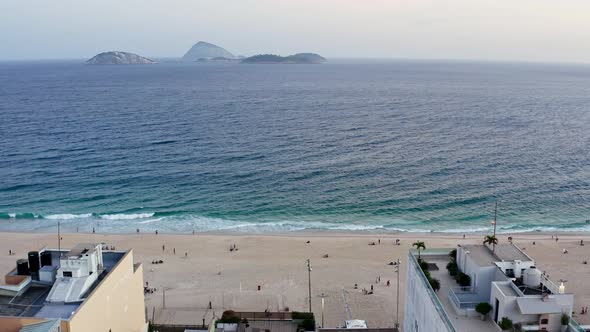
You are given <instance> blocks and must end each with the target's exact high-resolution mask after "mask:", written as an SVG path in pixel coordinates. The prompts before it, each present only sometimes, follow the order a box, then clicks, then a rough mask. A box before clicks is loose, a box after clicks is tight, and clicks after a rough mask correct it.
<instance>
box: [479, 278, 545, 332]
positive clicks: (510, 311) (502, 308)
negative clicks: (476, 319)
mask: <svg viewBox="0 0 590 332" xmlns="http://www.w3.org/2000/svg"><path fill="white" fill-rule="evenodd" d="M496 299H498V301H499V302H500V305H499V308H496V307H495V306H496ZM490 304H491V305H492V311H491V312H490V317H491V318H492V319H493V318H494V314H495V312H496V310H498V322H499V321H501V320H502V317H507V318H510V319H511V320H512V322H514V323H523V324H526V323H531V324H533V325H536V324H538V323H539V315H522V314H521V313H520V309H518V306H517V303H516V296H504V294H503V293H502V292H501V291H500V289H499V288H498V286H497V285H496V284H494V286H493V287H492V293H491V298H490Z"/></svg>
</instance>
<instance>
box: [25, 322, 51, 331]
mask: <svg viewBox="0 0 590 332" xmlns="http://www.w3.org/2000/svg"><path fill="white" fill-rule="evenodd" d="M57 326H59V321H58V320H50V321H47V322H43V323H36V324H30V325H27V326H24V327H23V328H22V329H20V332H47V331H54V330H55V328H56V327H57Z"/></svg>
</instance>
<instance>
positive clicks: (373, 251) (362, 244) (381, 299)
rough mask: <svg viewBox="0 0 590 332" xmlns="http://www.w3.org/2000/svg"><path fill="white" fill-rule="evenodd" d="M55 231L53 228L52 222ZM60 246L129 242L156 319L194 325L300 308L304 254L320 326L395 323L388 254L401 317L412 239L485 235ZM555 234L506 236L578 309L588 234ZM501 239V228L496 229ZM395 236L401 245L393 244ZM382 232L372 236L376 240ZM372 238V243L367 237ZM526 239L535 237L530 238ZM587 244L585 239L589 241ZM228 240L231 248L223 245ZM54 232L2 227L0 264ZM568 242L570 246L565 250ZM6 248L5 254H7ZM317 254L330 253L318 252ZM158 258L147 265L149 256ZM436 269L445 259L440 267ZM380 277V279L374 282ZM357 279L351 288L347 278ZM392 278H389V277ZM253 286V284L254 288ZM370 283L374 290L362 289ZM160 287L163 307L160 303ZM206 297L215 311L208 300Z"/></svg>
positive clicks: (200, 237) (99, 236)
mask: <svg viewBox="0 0 590 332" xmlns="http://www.w3.org/2000/svg"><path fill="white" fill-rule="evenodd" d="M56 231H57V230H56ZM60 235H61V237H62V240H61V248H71V247H73V246H74V245H76V244H78V243H88V242H95V243H100V242H104V243H106V244H107V245H109V246H114V247H115V248H116V249H118V250H120V249H132V250H133V253H134V257H135V261H136V262H141V263H142V264H143V271H144V281H145V282H147V283H149V287H150V288H154V289H155V291H154V293H148V294H146V295H145V304H146V307H147V311H148V312H149V313H150V315H152V314H153V315H155V318H154V319H155V320H156V322H158V323H170V322H175V323H177V324H200V323H201V319H202V318H203V317H206V319H207V320H210V319H212V317H213V315H217V316H216V317H219V315H220V314H221V313H222V312H223V311H224V310H230V309H231V310H236V311H264V310H265V309H269V310H272V311H276V310H284V308H286V307H288V308H290V310H292V311H306V308H307V290H308V289H307V287H308V279H307V278H308V274H307V273H308V272H307V268H306V259H310V260H311V265H312V267H313V272H312V276H311V278H312V293H313V295H312V296H313V298H314V302H313V305H312V307H313V311H314V313H315V314H316V315H318V316H319V315H320V313H321V308H320V305H319V300H318V297H317V296H318V295H319V294H322V293H325V294H326V295H328V297H327V298H326V312H325V315H326V316H325V317H326V326H329V327H336V326H338V325H339V324H342V323H343V321H344V318H345V317H346V315H347V310H346V305H349V306H350V310H351V312H352V315H353V318H354V319H365V320H367V321H368V323H369V324H370V326H371V327H391V326H393V316H392V315H391V310H393V309H394V308H395V303H396V296H397V293H396V287H389V286H387V281H390V282H391V283H392V284H394V282H395V281H396V280H397V279H396V278H397V276H396V274H395V272H394V269H393V268H392V266H390V264H389V263H390V262H393V261H395V260H396V259H400V260H401V262H402V265H401V273H400V275H399V277H400V315H401V317H402V320H403V310H404V307H403V303H404V299H405V292H406V288H405V286H404V285H405V278H406V268H407V255H408V250H409V249H411V248H412V243H413V242H415V241H423V242H425V244H426V246H427V249H436V248H438V249H443V248H444V249H449V250H451V249H453V248H456V246H457V245H464V244H465V245H466V244H481V242H482V241H483V234H466V236H465V238H463V235H462V234H459V233H457V234H440V233H407V232H405V233H395V234H383V233H371V234H367V233H364V232H346V233H342V232H323V231H322V232H297V233H283V234H269V233H266V234H243V233H231V232H220V233H195V235H192V234H186V233H184V234H179V233H158V234H157V235H156V234H154V233H145V232H143V233H139V234H137V233H127V234H122V233H94V234H93V233H70V232H65V233H61V234H60ZM553 235H555V234H553V233H543V234H542V233H538V232H535V233H532V234H516V235H513V242H514V244H516V245H517V246H519V247H520V248H521V249H522V250H524V251H525V252H526V253H527V254H528V255H530V256H531V257H532V258H533V259H535V261H536V263H537V266H538V268H539V269H541V270H543V271H545V272H547V274H548V275H550V278H551V279H552V280H554V281H556V280H560V279H567V280H568V282H567V285H566V286H567V287H568V290H571V292H573V293H574V294H575V307H574V309H575V310H576V312H579V309H580V307H582V306H587V305H588V303H590V283H588V282H587V280H586V276H587V275H588V273H590V265H587V264H583V261H585V260H589V261H590V245H586V246H580V240H582V239H583V240H584V241H585V242H587V240H588V241H590V234H567V233H566V234H564V233H557V235H558V237H559V241H555V240H554V239H552V236H553ZM498 238H499V241H500V243H505V242H506V241H507V238H508V235H505V234H498ZM396 239H400V244H399V245H395V242H396ZM379 240H380V241H379ZM373 242H374V243H375V245H372V244H371V243H373ZM533 243H534V244H533ZM588 243H590V242H588ZM233 245H235V246H236V247H237V248H239V251H235V252H231V251H230V250H229V248H231V247H232V246H233ZM57 246H58V238H57V232H55V233H40V232H29V233H24V232H0V273H2V274H5V273H7V272H9V271H10V270H12V269H14V268H15V266H16V265H15V261H16V260H17V259H19V258H25V257H26V256H27V252H28V251H32V250H39V249H41V248H43V247H51V248H53V247H57ZM563 249H567V251H568V252H569V253H568V254H564V253H563ZM9 250H11V251H12V252H13V253H15V254H13V255H9ZM325 255H329V256H328V257H325ZM159 260H161V261H163V264H153V262H154V261H159ZM440 268H441V269H444V267H440ZM376 278H379V279H380V280H379V281H376ZM355 284H358V289H357V288H355V287H354V285H355ZM394 285H395V284H394ZM258 286H261V289H260V290H258ZM371 286H373V287H374V289H375V292H374V294H373V295H364V294H363V293H362V292H361V289H363V288H366V289H369V288H370V287H371ZM163 289H165V290H166V291H165V294H166V308H163V306H162V297H163V291H162V290H163ZM209 301H211V302H212V308H213V310H210V309H208V303H209ZM574 318H575V319H576V320H577V321H578V322H579V323H580V324H590V316H588V315H576V316H574Z"/></svg>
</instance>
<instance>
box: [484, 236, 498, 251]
mask: <svg viewBox="0 0 590 332" xmlns="http://www.w3.org/2000/svg"><path fill="white" fill-rule="evenodd" d="M483 243H484V244H491V245H492V252H493V253H495V252H496V244H498V238H497V237H496V236H495V235H486V237H485V239H484V240H483Z"/></svg>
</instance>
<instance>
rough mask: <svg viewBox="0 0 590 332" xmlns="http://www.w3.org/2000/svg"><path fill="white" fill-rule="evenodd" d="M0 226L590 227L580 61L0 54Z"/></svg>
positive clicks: (588, 129)
mask: <svg viewBox="0 0 590 332" xmlns="http://www.w3.org/2000/svg"><path fill="white" fill-rule="evenodd" d="M0 121H1V123H0V230H19V231H50V230H54V229H55V226H56V223H57V221H61V222H62V226H63V227H64V228H67V229H69V230H74V229H76V228H78V229H79V231H81V232H82V231H84V232H88V231H90V230H91V229H92V228H93V227H95V228H96V229H97V231H101V232H134V231H135V229H136V228H140V229H142V230H145V231H153V230H156V229H158V230H159V231H161V232H190V231H192V230H195V231H243V232H287V231H301V230H320V229H321V230H324V229H325V230H366V231H373V230H374V231H392V232H393V231H425V232H429V231H440V232H475V231H478V232H483V231H486V230H487V229H489V228H490V227H491V225H490V220H491V219H492V218H493V207H494V203H495V202H496V201H497V202H498V204H499V211H498V225H499V230H500V231H502V232H509V233H513V232H522V231H532V230H545V231H552V230H559V231H578V232H579V231H590V221H589V219H590V66H582V65H580V66H577V65H540V64H510V63H503V64H500V63H477V62H435V61H389V62H387V61H364V62H363V61H332V62H331V63H328V64H325V65H239V64H229V65H227V64H225V65H224V64H201V65H197V64H178V63H160V64H157V65H149V66H87V65H83V64H81V62H80V61H67V62H66V61H64V62H45V63H44V62H13V63H0Z"/></svg>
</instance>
